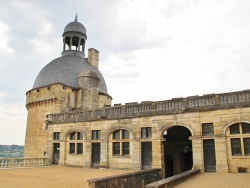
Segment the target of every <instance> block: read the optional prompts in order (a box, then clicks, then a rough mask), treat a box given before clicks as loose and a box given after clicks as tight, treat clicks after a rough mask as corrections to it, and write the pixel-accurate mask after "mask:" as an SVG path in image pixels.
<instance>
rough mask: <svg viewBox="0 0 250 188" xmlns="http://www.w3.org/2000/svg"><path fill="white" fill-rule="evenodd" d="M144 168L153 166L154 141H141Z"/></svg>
mask: <svg viewBox="0 0 250 188" xmlns="http://www.w3.org/2000/svg"><path fill="white" fill-rule="evenodd" d="M141 159H142V169H151V168H152V142H142V143H141Z"/></svg>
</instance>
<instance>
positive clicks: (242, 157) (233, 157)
mask: <svg viewBox="0 0 250 188" xmlns="http://www.w3.org/2000/svg"><path fill="white" fill-rule="evenodd" d="M232 159H250V155H238V156H235V155H234V156H232Z"/></svg>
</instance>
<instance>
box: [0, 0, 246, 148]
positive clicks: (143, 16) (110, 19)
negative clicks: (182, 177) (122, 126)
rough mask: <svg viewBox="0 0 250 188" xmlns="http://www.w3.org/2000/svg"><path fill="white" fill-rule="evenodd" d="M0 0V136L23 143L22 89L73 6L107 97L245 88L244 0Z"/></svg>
mask: <svg viewBox="0 0 250 188" xmlns="http://www.w3.org/2000/svg"><path fill="white" fill-rule="evenodd" d="M0 1H1V6H0V80H1V82H0V119H1V121H0V129H1V131H0V144H18V145H24V142H25V131H26V120H27V110H26V108H25V103H26V95H25V93H26V92H27V91H28V90H30V89H32V87H33V83H34V81H35V78H36V76H37V75H38V73H39V71H40V70H41V69H42V68H43V67H44V66H45V65H46V64H48V63H49V62H51V61H52V60H53V59H56V58H57V57H60V56H61V52H62V48H63V43H62V33H63V29H64V27H65V26H66V25H67V24H68V23H69V22H71V21H73V20H74V17H75V14H76V13H77V14H78V21H79V22H81V23H82V24H83V25H84V26H85V27H86V29H87V37H88V39H87V42H86V49H88V48H95V49H97V50H98V51H99V52H100V62H99V69H100V71H101V72H102V74H103V76H104V78H105V80H106V84H107V88H108V93H109V94H110V95H111V96H112V97H113V104H116V103H122V104H124V103H126V102H141V101H160V100H168V99H171V98H177V97H188V96H193V95H203V94H209V93H223V92H233V91H241V90H245V89H250V82H249V80H250V73H249V72H250V34H249V33H250V1H249V0H105V1H102V0H91V1H89V0H71V1H68V0H61V1H51V0H35V1H34V0H8V1H4V0H0ZM85 54H87V51H86V52H85Z"/></svg>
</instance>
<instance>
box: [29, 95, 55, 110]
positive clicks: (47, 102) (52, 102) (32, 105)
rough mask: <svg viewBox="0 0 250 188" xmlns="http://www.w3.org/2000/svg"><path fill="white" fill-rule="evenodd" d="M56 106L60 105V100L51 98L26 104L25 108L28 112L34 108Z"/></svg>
mask: <svg viewBox="0 0 250 188" xmlns="http://www.w3.org/2000/svg"><path fill="white" fill-rule="evenodd" d="M56 104H60V100H59V99H58V98H51V99H46V100H41V101H35V102H31V103H28V104H26V108H27V110H28V109H30V108H36V107H40V106H48V105H56Z"/></svg>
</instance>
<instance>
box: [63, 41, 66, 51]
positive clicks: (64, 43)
mask: <svg viewBox="0 0 250 188" xmlns="http://www.w3.org/2000/svg"><path fill="white" fill-rule="evenodd" d="M65 47H66V42H65V38H64V39H63V52H64V51H65Z"/></svg>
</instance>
